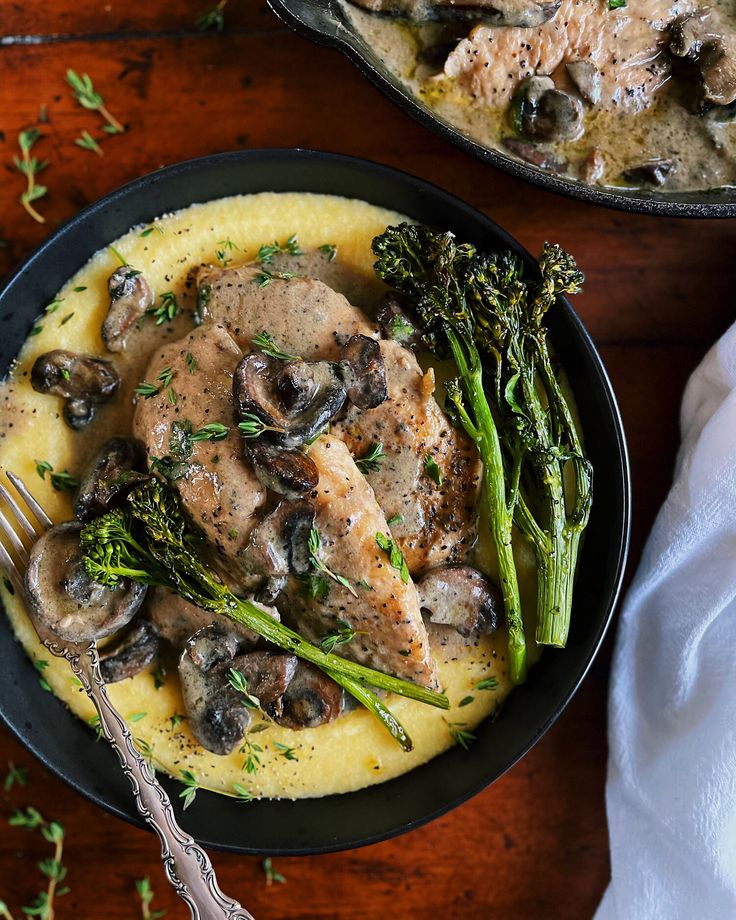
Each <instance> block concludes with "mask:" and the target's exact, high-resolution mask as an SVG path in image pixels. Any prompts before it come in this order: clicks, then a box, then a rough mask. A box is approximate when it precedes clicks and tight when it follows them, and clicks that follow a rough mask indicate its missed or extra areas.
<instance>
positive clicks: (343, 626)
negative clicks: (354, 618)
mask: <svg viewBox="0 0 736 920" xmlns="http://www.w3.org/2000/svg"><path fill="white" fill-rule="evenodd" d="M362 632H364V630H357V631H356V630H355V629H353V627H352V626H351V625H350V623H348V622H347V621H346V620H341V619H339V618H338V621H337V627H336V628H335V629H331V630H330V631H329V632H328V633H327V634H326V635H325V636H323V637H322V640H321V641H320V646H321V647H322V650H323V651H325V652H334V651H335V649H336V648H337V646H338V645H347V644H348V642H352V641H353V639H354V638H355V637H356V636H357V635H358V634H359V633H362Z"/></svg>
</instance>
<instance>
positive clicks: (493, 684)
mask: <svg viewBox="0 0 736 920" xmlns="http://www.w3.org/2000/svg"><path fill="white" fill-rule="evenodd" d="M497 687H498V680H497V679H496V678H495V677H486V678H484V680H479V681H478V683H477V684H476V685H475V689H476V690H496V689H497Z"/></svg>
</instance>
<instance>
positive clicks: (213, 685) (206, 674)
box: [179, 625, 250, 754]
mask: <svg viewBox="0 0 736 920" xmlns="http://www.w3.org/2000/svg"><path fill="white" fill-rule="evenodd" d="M237 651H238V639H237V637H236V636H235V635H234V633H232V632H226V631H223V630H222V629H220V628H219V627H218V626H215V625H211V626H205V627H204V629H201V630H200V631H199V632H198V633H195V635H194V636H192V638H191V639H190V640H189V642H188V643H187V644H186V646H185V648H184V651H183V652H182V653H181V657H180V658H179V680H180V683H181V693H182V698H183V700H184V706H185V708H186V711H187V720H188V725H189V728H190V730H191V732H192V734H193V735H194V737H195V738H196V739H197V741H199V743H200V744H201V745H202V747H204V748H206V749H207V750H208V751H212V753H213V754H229V753H230V752H231V751H232V750H234V749H235V748H236V747H237V746H238V744H240V741H241V739H242V737H243V735H244V734H245V730H246V728H247V727H248V725H249V724H250V712H249V711H248V709H247V708H246V707H245V706H244V705H243V702H242V698H241V697H240V695H239V694H238V693H237V692H236V691H235V690H234V689H233V688H232V687H231V686H230V683H229V682H228V680H227V677H226V676H225V674H226V672H227V669H228V668H229V667H230V666H231V664H230V663H231V662H232V660H233V658H234V657H235V655H236V653H237ZM223 665H224V672H223V667H221V666H223Z"/></svg>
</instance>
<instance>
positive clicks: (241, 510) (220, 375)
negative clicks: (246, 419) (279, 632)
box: [133, 323, 266, 580]
mask: <svg viewBox="0 0 736 920" xmlns="http://www.w3.org/2000/svg"><path fill="white" fill-rule="evenodd" d="M241 357H242V354H241V352H240V349H239V348H238V347H237V345H236V344H235V342H234V341H233V340H232V338H231V337H230V336H229V335H228V333H227V331H226V329H225V328H224V326H222V325H219V324H217V323H210V324H208V325H207V326H201V327H200V328H198V329H195V330H194V331H193V332H191V333H189V335H187V336H186V337H185V338H183V339H180V340H179V341H178V342H172V343H170V344H167V345H164V346H163V347H162V348H160V349H159V350H158V351H157V352H155V353H154V357H153V358H152V360H151V363H150V364H149V367H148V371H147V374H146V380H147V381H149V382H151V383H153V382H154V381H155V382H156V383H159V382H160V380H159V378H160V376H161V375H162V372H163V371H164V370H165V369H168V373H167V375H166V376H168V374H170V378H171V382H170V385H168V386H164V385H163V384H162V385H161V386H160V387H159V390H158V392H157V393H156V394H155V395H153V396H151V397H150V398H145V397H140V398H139V399H138V403H137V405H136V409H135V414H134V418H133V434H134V435H135V437H137V438H138V439H139V440H140V441H142V442H143V444H144V445H145V447H146V450H147V452H148V455H149V457H150V458H154V459H155V460H157V461H161V460H162V459H163V458H170V461H171V462H173V463H175V464H176V468H175V470H174V477H175V478H174V479H173V483H174V485H175V486H176V488H177V490H178V492H179V495H180V497H181V500H182V504H183V506H184V509H185V511H186V512H187V514H188V515H189V517H190V518H191V520H192V521H193V523H194V524H195V525H196V526H197V527H198V528H199V529H201V531H202V532H203V534H204V536H205V538H206V539H207V541H208V542H209V544H210V545H211V546H212V547H214V549H215V550H216V552H217V555H218V559H219V561H220V562H221V563H222V564H224V565H225V567H226V570H227V571H228V572H229V573H232V574H233V576H234V577H236V580H237V576H238V574H240V573H239V565H238V563H237V561H236V557H237V554H238V552H239V551H240V550H241V549H242V548H243V547H244V546H245V545H246V543H247V541H248V537H249V535H250V532H251V530H252V529H253V527H254V526H255V524H256V523H257V520H258V510H259V509H260V508H261V506H262V505H263V504H264V503H265V501H266V489H265V488H264V487H263V486H262V485H261V483H260V482H259V481H258V478H257V477H256V475H255V473H254V472H253V470H252V469H251V468H250V467H249V466H247V465H246V463H245V461H244V460H243V454H242V445H241V439H240V435H239V433H238V429H237V426H236V425H235V422H234V418H233V397H232V376H233V371H234V370H235V367H236V366H237V364H238V362H239V361H240V359H241ZM172 394H173V395H172ZM212 422H219V423H221V424H222V425H224V426H226V427H227V429H228V433H227V437H226V438H225V439H224V440H217V441H211V440H195V441H187V438H186V436H185V433H186V430H187V429H188V430H189V431H190V433H191V432H197V431H198V430H199V429H201V428H203V427H204V426H205V425H207V424H209V423H212ZM182 441H184V442H185V448H184V454H185V455H184V456H182V448H181V442H182ZM167 462H168V461H167Z"/></svg>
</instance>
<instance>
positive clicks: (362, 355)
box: [340, 334, 388, 409]
mask: <svg viewBox="0 0 736 920" xmlns="http://www.w3.org/2000/svg"><path fill="white" fill-rule="evenodd" d="M340 369H341V370H342V376H343V380H344V381H345V387H346V389H347V394H348V399H349V400H350V402H351V403H352V404H353V405H354V406H357V407H358V408H359V409H375V408H376V406H380V405H381V403H382V402H385V401H386V400H387V399H388V386H387V383H386V365H385V364H384V363H383V355H382V354H381V346H380V345H379V344H378V342H376V340H375V339H371V338H369V337H368V336H367V335H360V334H358V335H351V336H350V338H349V339H348V340H347V342H346V343H345V344H344V345H343V349H342V360H341V361H340Z"/></svg>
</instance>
